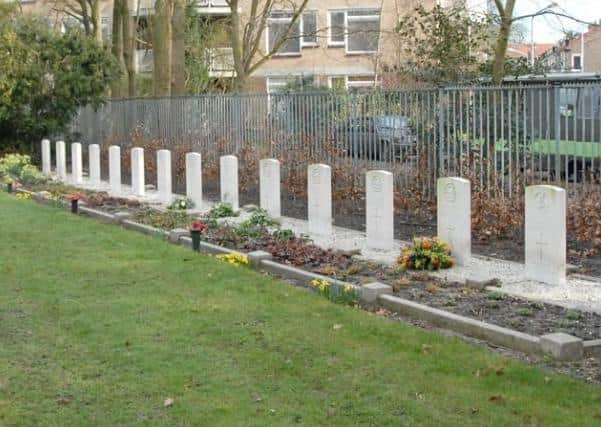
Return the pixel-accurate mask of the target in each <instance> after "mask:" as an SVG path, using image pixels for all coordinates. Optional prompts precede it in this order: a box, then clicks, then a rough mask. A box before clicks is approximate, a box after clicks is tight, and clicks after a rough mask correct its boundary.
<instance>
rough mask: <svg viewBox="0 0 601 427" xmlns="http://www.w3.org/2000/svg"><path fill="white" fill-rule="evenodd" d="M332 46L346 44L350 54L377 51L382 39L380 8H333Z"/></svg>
mask: <svg viewBox="0 0 601 427" xmlns="http://www.w3.org/2000/svg"><path fill="white" fill-rule="evenodd" d="M328 17H329V26H328V27H329V33H328V34H329V36H328V44H329V45H330V46H344V47H345V50H346V53H348V54H362V53H375V52H377V51H378V41H379V39H380V11H379V10H378V9H350V10H333V11H330V12H329V15H328Z"/></svg>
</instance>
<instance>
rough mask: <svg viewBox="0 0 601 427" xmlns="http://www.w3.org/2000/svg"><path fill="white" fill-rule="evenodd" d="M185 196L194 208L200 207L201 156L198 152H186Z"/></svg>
mask: <svg viewBox="0 0 601 427" xmlns="http://www.w3.org/2000/svg"><path fill="white" fill-rule="evenodd" d="M186 196H188V198H189V199H190V200H192V202H193V203H194V206H195V208H196V209H202V157H201V155H200V154H199V153H186Z"/></svg>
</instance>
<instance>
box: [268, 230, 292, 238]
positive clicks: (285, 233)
mask: <svg viewBox="0 0 601 427" xmlns="http://www.w3.org/2000/svg"><path fill="white" fill-rule="evenodd" d="M273 237H275V239H276V240H280V241H287V240H292V239H294V231H292V230H289V229H284V230H280V229H277V230H275V231H274V232H273Z"/></svg>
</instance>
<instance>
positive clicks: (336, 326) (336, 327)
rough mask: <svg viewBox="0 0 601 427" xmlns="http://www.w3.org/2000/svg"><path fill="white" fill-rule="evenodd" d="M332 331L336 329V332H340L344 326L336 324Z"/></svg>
mask: <svg viewBox="0 0 601 427" xmlns="http://www.w3.org/2000/svg"><path fill="white" fill-rule="evenodd" d="M332 329H334V330H335V331H338V330H340V329H342V325H340V324H338V323H336V324H335V325H334V326H333V327H332Z"/></svg>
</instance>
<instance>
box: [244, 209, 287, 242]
mask: <svg viewBox="0 0 601 427" xmlns="http://www.w3.org/2000/svg"><path fill="white" fill-rule="evenodd" d="M279 225H280V224H279V222H277V221H276V220H275V219H273V218H272V217H271V216H270V215H269V214H268V213H267V211H266V210H264V209H257V210H256V211H254V212H253V213H252V215H251V216H250V218H248V219H247V220H245V221H243V222H242V223H240V225H238V228H237V231H238V235H239V236H240V237H241V238H242V239H258V238H259V237H261V236H262V235H264V234H266V233H267V232H268V228H269V227H279Z"/></svg>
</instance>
